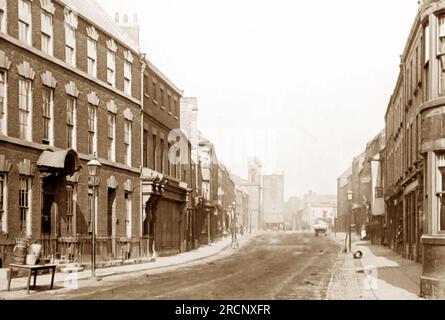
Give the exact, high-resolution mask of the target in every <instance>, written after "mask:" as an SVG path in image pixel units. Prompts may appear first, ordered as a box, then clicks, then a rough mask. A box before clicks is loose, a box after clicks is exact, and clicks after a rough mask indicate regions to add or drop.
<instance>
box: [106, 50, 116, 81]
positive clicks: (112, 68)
mask: <svg viewBox="0 0 445 320" xmlns="http://www.w3.org/2000/svg"><path fill="white" fill-rule="evenodd" d="M107 82H108V84H109V85H111V86H113V87H115V86H116V54H115V53H114V52H113V51H111V50H108V51H107Z"/></svg>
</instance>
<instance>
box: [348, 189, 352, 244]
mask: <svg viewBox="0 0 445 320" xmlns="http://www.w3.org/2000/svg"><path fill="white" fill-rule="evenodd" d="M348 201H349V215H348V222H349V226H348V233H349V236H348V238H349V252H351V251H352V250H351V247H352V245H351V233H352V232H351V215H352V191H351V190H349V191H348Z"/></svg>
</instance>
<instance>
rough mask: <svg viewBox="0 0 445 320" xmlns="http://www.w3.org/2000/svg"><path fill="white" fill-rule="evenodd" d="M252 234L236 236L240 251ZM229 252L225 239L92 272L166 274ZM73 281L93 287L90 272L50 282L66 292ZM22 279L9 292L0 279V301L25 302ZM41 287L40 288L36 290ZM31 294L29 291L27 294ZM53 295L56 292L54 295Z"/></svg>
mask: <svg viewBox="0 0 445 320" xmlns="http://www.w3.org/2000/svg"><path fill="white" fill-rule="evenodd" d="M255 236H256V234H252V235H244V236H243V237H240V236H239V245H240V247H242V246H244V245H246V244H247V243H248V242H249V241H250V240H251V239H253V238H254V237H255ZM230 248H231V237H230V236H229V237H225V238H223V239H221V240H219V241H217V242H215V243H212V244H210V245H205V246H202V247H200V248H198V249H196V250H193V251H189V252H185V253H181V254H178V255H175V256H169V257H157V258H156V260H155V261H151V262H146V263H139V264H128V265H121V266H116V267H108V268H101V269H96V276H97V278H99V279H101V278H105V277H113V276H118V275H124V274H136V273H138V272H143V271H156V272H162V271H163V270H164V269H165V270H166V271H167V270H168V269H171V268H173V267H181V266H187V265H188V264H193V263H199V262H200V261H201V260H202V261H204V260H206V259H209V258H211V257H214V256H218V255H219V254H221V253H223V252H226V251H229V250H228V249H230ZM234 252H235V251H230V252H228V253H227V254H232V253H234ZM73 277H74V278H75V279H76V280H77V281H78V286H79V287H81V286H88V285H93V284H92V282H91V280H90V277H91V271H90V270H86V271H81V272H77V273H75V274H70V275H67V274H65V273H63V272H57V273H56V276H55V280H54V287H55V289H63V290H67V289H68V290H69V289H72V288H70V286H71V280H72V279H73ZM50 279H51V275H49V274H45V275H39V276H38V277H37V286H38V287H39V289H40V288H44V289H49V284H50ZM26 282H27V279H26V278H13V279H12V282H11V292H8V291H7V290H6V286H7V284H6V280H5V279H0V300H2V299H21V298H26V296H27V295H26ZM40 286H41V287H40ZM33 292H35V291H34V290H33V289H31V291H30V293H31V294H32V293H33ZM54 292H56V291H54Z"/></svg>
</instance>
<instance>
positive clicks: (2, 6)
mask: <svg viewBox="0 0 445 320" xmlns="http://www.w3.org/2000/svg"><path fill="white" fill-rule="evenodd" d="M6 20H7V19H6V1H0V32H4V33H6Z"/></svg>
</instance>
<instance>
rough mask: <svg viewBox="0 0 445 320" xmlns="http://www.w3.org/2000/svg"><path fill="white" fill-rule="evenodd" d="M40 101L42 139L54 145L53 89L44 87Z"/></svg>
mask: <svg viewBox="0 0 445 320" xmlns="http://www.w3.org/2000/svg"><path fill="white" fill-rule="evenodd" d="M42 101H43V106H42V107H43V110H42V120H43V141H44V142H46V143H48V144H50V145H54V130H53V118H54V89H52V88H49V87H44V88H43V91H42Z"/></svg>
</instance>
